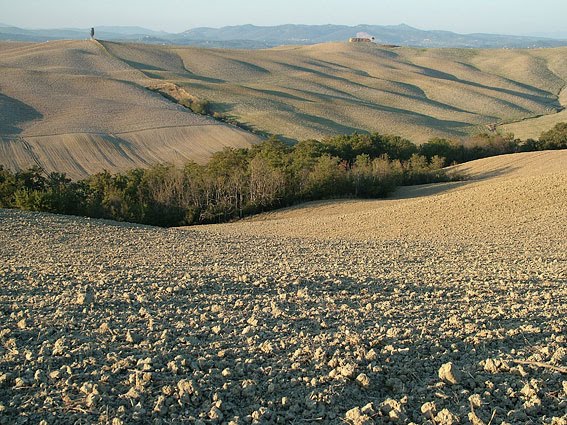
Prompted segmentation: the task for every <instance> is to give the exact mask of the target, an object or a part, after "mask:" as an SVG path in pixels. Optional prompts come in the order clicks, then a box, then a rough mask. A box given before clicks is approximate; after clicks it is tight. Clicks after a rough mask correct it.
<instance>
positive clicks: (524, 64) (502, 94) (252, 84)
mask: <svg viewBox="0 0 567 425" xmlns="http://www.w3.org/2000/svg"><path fill="white" fill-rule="evenodd" d="M104 45H105V47H106V48H107V49H108V51H109V52H111V53H112V54H113V55H114V56H115V57H117V58H120V59H121V60H123V61H124V62H126V63H129V64H131V65H132V66H134V67H136V68H137V69H139V70H141V71H142V72H144V73H145V74H146V75H147V76H148V77H152V78H158V79H164V80H170V81H173V82H174V83H176V84H178V85H180V86H182V87H185V88H186V89H187V90H188V91H189V92H191V93H193V94H194V95H196V96H198V97H201V98H206V99H208V100H210V101H211V102H212V104H213V109H214V110H216V111H218V112H219V113H224V114H226V115H228V116H234V117H236V118H237V119H238V120H239V121H241V122H244V123H247V124H248V125H250V126H252V127H256V128H257V129H260V130H264V131H267V132H270V133H273V134H279V135H281V136H283V137H284V138H289V139H294V140H300V139H306V138H320V137H324V136H327V135H329V134H340V133H352V132H354V131H379V132H382V133H392V134H399V135H402V136H405V137H408V138H410V139H412V140H415V141H416V142H424V141H427V140H428V139H430V138H431V137H434V136H442V137H452V138H459V137H465V136H467V135H469V134H470V133H471V132H473V133H474V132H478V131H482V132H484V131H486V125H488V124H493V123H509V122H514V121H520V120H525V119H526V118H532V117H537V116H541V115H548V114H549V115H550V117H549V118H548V120H549V122H550V123H551V122H553V121H558V120H560V119H562V116H561V115H556V114H555V113H556V112H557V111H561V110H563V109H564V105H563V104H562V103H561V102H564V100H563V97H562V98H561V101H560V97H559V94H560V93H561V91H562V90H563V88H564V87H565V84H566V81H567V48H557V49H530V50H498V51H497V54H495V51H494V50H472V49H414V48H386V47H383V46H379V45H374V44H364V45H362V44H348V43H326V44H319V45H315V46H287V47H279V48H274V49H267V50H254V51H250V50H218V49H201V48H191V47H161V46H160V47H154V46H146V45H137V46H132V45H125V44H121V43H110V42H106V43H104ZM518 133H519V134H518V135H517V136H519V137H523V136H524V134H523V133H522V132H521V131H518ZM538 135H539V133H538Z"/></svg>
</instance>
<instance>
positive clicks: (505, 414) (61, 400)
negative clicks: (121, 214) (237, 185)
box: [0, 151, 567, 425]
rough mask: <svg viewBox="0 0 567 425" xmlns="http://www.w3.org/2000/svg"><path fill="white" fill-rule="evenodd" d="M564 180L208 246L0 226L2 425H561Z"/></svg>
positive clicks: (530, 166) (525, 168)
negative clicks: (393, 424)
mask: <svg viewBox="0 0 567 425" xmlns="http://www.w3.org/2000/svg"><path fill="white" fill-rule="evenodd" d="M566 161H567V152H565V151H562V152H543V153H533V154H524V155H513V156H503V157H497V158H492V159H488V160H482V161H477V162H474V163H470V164H466V165H464V166H463V168H466V169H468V171H469V172H470V174H471V176H473V177H474V179H473V180H471V181H470V182H466V183H463V184H460V185H457V186H451V187H442V186H439V187H438V186H436V187H417V188H406V189H404V190H402V191H400V193H399V196H398V198H396V199H392V200H385V201H372V202H360V201H350V202H328V203H324V204H320V205H314V206H310V205H307V206H302V207H298V208H295V209H292V210H289V211H285V212H282V213H276V214H271V215H268V216H264V217H262V218H261V219H260V220H255V221H247V222H241V223H236V224H231V225H223V226H213V227H201V228H189V229H169V230H166V229H157V228H151V227H144V226H134V225H127V224H118V223H113V222H105V221H100V220H89V219H82V218H73V217H64V216H54V215H48V214H37V213H24V212H17V211H9V210H0V246H1V247H2V248H1V249H0V258H1V261H0V318H1V320H0V342H1V344H0V424H12V423H38V422H39V420H40V419H44V420H45V421H46V422H45V423H49V424H55V423H65V424H67V423H69V424H72V423H97V422H100V423H112V424H115V425H117V424H122V423H155V424H158V423H161V424H165V423H171V424H173V423H199V424H202V423H230V421H232V423H258V424H263V423H311V422H316V423H331V424H340V423H344V422H346V423H350V424H371V423H390V422H391V423H410V422H414V423H418V424H437V425H450V424H457V423H472V424H475V425H478V424H488V423H492V424H501V423H509V424H526V423H546V424H547V423H553V424H565V422H566V421H567V416H566V413H565V412H566V411H567V393H566V392H567V375H566V368H567V339H566V335H567V285H566V283H567V267H566V262H567V249H566V248H567V247H566V242H565V241H566V240H567V229H566V227H565V226H566V223H567V217H566V208H565V206H566V205H567V192H566V187H567V185H566V174H567V167H566ZM441 211H444V212H445V214H444V215H443V216H442V215H441Z"/></svg>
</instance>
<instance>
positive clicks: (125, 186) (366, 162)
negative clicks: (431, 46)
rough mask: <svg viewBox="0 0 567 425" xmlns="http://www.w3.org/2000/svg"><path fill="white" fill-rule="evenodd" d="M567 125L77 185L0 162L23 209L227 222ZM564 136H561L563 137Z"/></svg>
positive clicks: (169, 222) (125, 175)
mask: <svg viewBox="0 0 567 425" xmlns="http://www.w3.org/2000/svg"><path fill="white" fill-rule="evenodd" d="M562 131H563V132H565V134H567V125H565V127H561V128H556V129H554V131H552V132H551V133H549V132H548V133H549V134H548V137H543V135H542V138H540V140H539V141H537V142H534V141H527V142H521V141H518V140H514V139H513V138H512V137H503V136H499V135H481V136H477V137H476V138H473V139H471V140H470V141H469V142H468V143H465V144H462V143H455V142H452V141H448V140H444V139H433V140H431V141H429V142H428V143H425V144H423V145H421V146H417V145H415V144H414V143H412V142H411V141H409V140H407V139H404V138H401V137H398V136H385V135H380V134H376V133H375V134H352V135H348V136H347V135H345V136H335V137H329V138H326V139H323V140H321V141H317V140H306V141H301V142H298V143H297V144H295V145H293V146H289V145H287V144H285V143H283V142H281V141H279V140H277V139H276V138H270V139H268V140H266V141H264V142H262V143H260V144H258V145H255V146H253V147H251V148H249V149H232V148H227V149H224V150H223V151H220V152H217V153H215V154H214V155H213V156H212V158H211V159H210V161H209V162H208V163H207V164H205V165H200V164H197V163H195V162H189V163H187V164H185V165H184V166H181V167H180V166H174V165H170V164H159V165H154V166H152V167H150V168H147V169H141V168H140V169H133V170H130V171H127V172H122V173H117V174H110V173H108V172H102V173H98V174H95V175H92V176H90V177H88V178H86V179H83V180H79V181H72V180H71V179H69V178H67V176H65V174H62V173H50V174H46V173H44V172H43V171H42V170H41V169H39V168H37V167H36V168H32V169H29V170H26V171H19V172H15V173H14V172H11V171H9V170H7V169H4V168H2V167H1V166H0V208H19V209H24V210H33V211H45V212H52V213H62V214H71V215H81V216H88V217H94V218H107V219H113V220H118V221H129V222H135V223H142V224H151V225H157V226H164V227H168V226H180V225H191V224H201V223H216V222H225V221H229V220H233V219H237V218H241V217H244V216H247V215H250V214H255V213H258V212H263V211H268V210H272V209H275V208H280V207H284V206H289V205H293V204H296V203H299V202H304V201H311V200H320V199H329V198H339V197H358V198H381V197H386V196H388V195H389V194H390V193H392V191H393V190H394V189H395V188H396V187H398V186H400V185H413V184H423V183H433V182H442V181H449V180H454V179H459V178H461V177H460V176H457V175H452V174H451V173H450V172H448V171H447V170H446V169H444V168H443V167H444V166H445V165H448V164H452V163H455V162H464V161H468V160H472V159H477V158H482V157H486V156H492V155H498V154H503V153H511V152H520V151H529V150H541V149H550V148H556V149H560V148H566V147H567V138H563V139H562V138H561V137H563V136H561V134H562V133H561V132H562ZM558 134H559V136H558Z"/></svg>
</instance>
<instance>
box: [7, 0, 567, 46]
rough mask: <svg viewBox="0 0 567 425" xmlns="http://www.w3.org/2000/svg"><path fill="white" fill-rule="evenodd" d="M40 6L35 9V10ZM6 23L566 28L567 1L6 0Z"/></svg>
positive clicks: (500, 30)
mask: <svg viewBox="0 0 567 425" xmlns="http://www.w3.org/2000/svg"><path fill="white" fill-rule="evenodd" d="M32 11H33V12H32ZM0 22H1V23H3V24H10V25H14V26H19V27H23V28H89V27H91V26H101V25H112V26H114V25H119V26H142V27H146V28H150V29H154V30H163V31H167V32H181V31H185V30H187V29H189V28H195V27H203V26H209V27H222V26H226V25H241V24H254V25H278V24H343V25H357V24H374V25H397V24H401V23H405V24H408V25H411V26H414V27H416V28H420V29H427V30H431V29H441V30H448V31H454V32H458V33H472V32H485V33H494V34H519V35H528V34H529V35H533V34H536V35H541V34H563V35H564V36H565V37H567V0H537V1H534V0H358V1H356V0H351V1H346V0H327V1H325V0H278V1H270V0H199V1H195V0H0Z"/></svg>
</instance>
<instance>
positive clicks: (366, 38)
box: [348, 35, 376, 43]
mask: <svg viewBox="0 0 567 425" xmlns="http://www.w3.org/2000/svg"><path fill="white" fill-rule="evenodd" d="M348 41H349V43H374V42H375V41H376V37H374V36H371V35H365V36H361V35H357V36H356V37H351V38H349V39H348Z"/></svg>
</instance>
